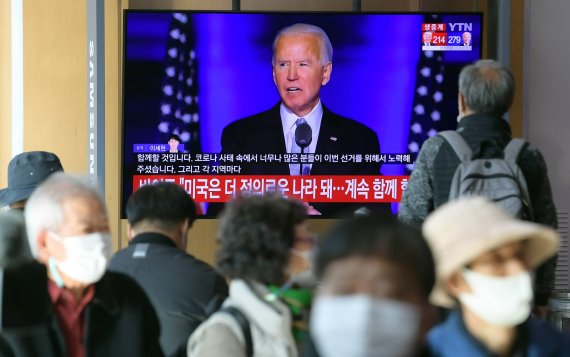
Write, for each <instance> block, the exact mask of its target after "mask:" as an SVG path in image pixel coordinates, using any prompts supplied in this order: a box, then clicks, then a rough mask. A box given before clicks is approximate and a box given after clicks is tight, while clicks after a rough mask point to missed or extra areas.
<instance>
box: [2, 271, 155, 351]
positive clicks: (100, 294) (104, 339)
mask: <svg viewBox="0 0 570 357" xmlns="http://www.w3.org/2000/svg"><path fill="white" fill-rule="evenodd" d="M38 265H39V264H38ZM34 270H36V268H34ZM36 271H37V270H36ZM42 274H43V279H42V276H40V275H39V274H35V275H36V278H38V279H35V281H33V283H34V284H33V285H29V286H28V288H30V289H32V290H34V291H35V293H34V294H33V295H31V296H21V297H20V299H22V298H23V299H24V300H25V303H26V304H28V303H29V302H30V299H35V300H36V301H35V302H34V305H33V306H30V305H28V310H29V309H32V307H34V308H33V311H34V313H33V316H31V314H30V313H29V311H25V310H22V309H21V307H22V306H23V305H22V304H20V303H17V302H16V300H14V299H11V303H10V306H7V305H6V304H4V305H3V308H4V309H10V310H11V315H13V316H12V321H13V322H12V323H11V326H9V327H8V328H4V329H3V330H2V336H1V337H2V339H4V342H5V343H6V342H7V344H8V345H10V347H11V348H12V351H13V353H14V355H15V356H18V357H36V356H46V357H63V356H66V355H67V354H66V353H65V341H64V337H63V334H62V333H61V332H60V330H59V326H58V322H57V317H56V315H55V311H54V310H53V308H52V305H51V303H44V302H45V301H49V295H48V293H47V279H46V277H47V275H46V272H45V267H43V266H42ZM39 280H43V282H42V284H40V285H38V284H35V283H37V282H38V281H39ZM28 282H29V283H32V282H31V281H28ZM21 285H25V284H21ZM6 293H8V292H6ZM46 299H47V300H46ZM38 305H39V306H42V309H38V307H37V306H38ZM18 310H20V311H18ZM84 314H85V327H86V328H85V337H84V338H85V350H86V353H85V356H86V357H130V356H132V357H160V356H163V353H162V350H161V349H160V345H159V342H158V338H159V332H160V328H159V324H158V319H157V317H156V314H155V312H154V309H153V308H152V305H151V304H150V301H149V300H148V298H147V297H146V295H145V293H144V292H143V290H142V289H141V288H140V286H138V284H137V283H136V282H135V281H134V280H132V279H131V278H129V277H128V276H125V275H123V274H119V273H112V272H107V273H105V275H103V277H102V278H101V280H99V281H98V282H97V283H95V295H94V297H93V300H92V301H91V302H90V303H89V304H88V305H87V307H86V308H85V311H84ZM22 318H24V320H22ZM15 319H19V322H18V323H17V324H16V323H15ZM2 351H4V350H3V349H0V352H2ZM9 355H10V354H8V356H9Z"/></svg>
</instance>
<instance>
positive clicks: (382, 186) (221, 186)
mask: <svg viewBox="0 0 570 357" xmlns="http://www.w3.org/2000/svg"><path fill="white" fill-rule="evenodd" d="M408 179H409V176H380V175H378V176H375V175H374V176H371V175H369V176H265V175H262V176H246V175H231V176H230V175H219V176H212V175H134V176H133V191H135V190H137V189H139V188H140V187H141V186H144V185H152V184H155V183H158V182H172V183H176V184H178V185H180V186H182V187H183V188H184V189H185V190H186V191H187V192H188V194H190V196H192V197H193V198H194V200H195V201H196V202H226V201H229V200H231V199H232V198H233V197H235V196H236V195H238V194H239V193H240V192H248V193H252V194H263V193H265V192H272V191H280V192H282V193H283V195H285V196H287V197H295V198H297V199H299V200H302V201H307V202H400V200H401V199H402V192H403V191H404V190H405V189H406V186H407V185H408Z"/></svg>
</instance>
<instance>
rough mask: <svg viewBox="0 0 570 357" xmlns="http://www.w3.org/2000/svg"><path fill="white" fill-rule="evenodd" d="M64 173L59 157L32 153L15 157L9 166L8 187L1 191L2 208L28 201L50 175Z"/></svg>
mask: <svg viewBox="0 0 570 357" xmlns="http://www.w3.org/2000/svg"><path fill="white" fill-rule="evenodd" d="M57 171H63V166H61V162H60V161H59V157H57V155H55V154H53V153H51V152H46V151H30V152H24V153H21V154H19V155H16V156H14V158H13V159H12V160H11V161H10V164H9V165H8V187H7V188H5V189H2V190H0V207H1V206H7V205H10V204H12V203H14V202H17V201H22V200H25V199H28V198H29V197H30V196H31V195H32V192H33V191H34V189H35V188H36V187H38V186H39V185H40V184H41V183H42V182H43V181H44V180H45V179H47V178H48V177H49V175H51V174H53V173H54V172H57Z"/></svg>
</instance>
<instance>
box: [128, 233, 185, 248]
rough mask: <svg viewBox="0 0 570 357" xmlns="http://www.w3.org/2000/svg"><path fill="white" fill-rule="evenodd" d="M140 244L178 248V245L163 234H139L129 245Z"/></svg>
mask: <svg viewBox="0 0 570 357" xmlns="http://www.w3.org/2000/svg"><path fill="white" fill-rule="evenodd" d="M139 243H150V244H161V245H167V246H171V247H174V248H176V244H175V243H174V241H173V240H172V239H170V238H169V237H168V236H165V235H164V234H162V233H156V232H145V233H141V234H137V235H136V236H135V237H134V238H133V239H132V240H131V241H130V242H129V245H134V244H139Z"/></svg>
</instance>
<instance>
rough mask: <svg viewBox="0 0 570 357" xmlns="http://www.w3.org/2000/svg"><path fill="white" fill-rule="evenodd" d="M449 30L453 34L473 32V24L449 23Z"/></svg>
mask: <svg viewBox="0 0 570 357" xmlns="http://www.w3.org/2000/svg"><path fill="white" fill-rule="evenodd" d="M449 28H450V29H451V31H452V32H456V31H457V32H463V31H473V24H471V23H466V22H455V23H452V22H450V23H449Z"/></svg>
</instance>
